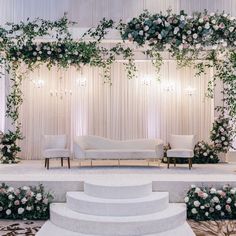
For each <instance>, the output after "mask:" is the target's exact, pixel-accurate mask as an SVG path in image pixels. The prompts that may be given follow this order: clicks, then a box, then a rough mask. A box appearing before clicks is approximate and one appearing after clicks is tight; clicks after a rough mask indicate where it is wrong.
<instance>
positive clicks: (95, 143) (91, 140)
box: [75, 135, 163, 150]
mask: <svg viewBox="0 0 236 236" xmlns="http://www.w3.org/2000/svg"><path fill="white" fill-rule="evenodd" d="M75 142H76V143H77V144H78V145H79V146H80V147H81V148H82V149H84V150H91V149H92V150H94V149H96V150H97V149H106V150H112V149H125V150H129V149H137V148H138V149H140V150H141V149H145V150H146V149H153V150H155V147H156V145H158V144H163V142H162V141H161V140H160V139H134V140H125V141H120V140H112V139H108V138H103V137H99V136H93V135H87V136H80V137H77V138H76V140H75Z"/></svg>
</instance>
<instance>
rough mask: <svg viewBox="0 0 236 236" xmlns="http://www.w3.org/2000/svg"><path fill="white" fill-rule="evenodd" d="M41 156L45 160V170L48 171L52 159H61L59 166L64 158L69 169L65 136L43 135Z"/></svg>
mask: <svg viewBox="0 0 236 236" xmlns="http://www.w3.org/2000/svg"><path fill="white" fill-rule="evenodd" d="M42 154H43V157H44V158H45V168H46V167H47V169H49V160H50V159H52V158H61V166H63V159H64V158H66V159H67V161H68V168H70V150H69V149H67V148H66V135H44V137H43V152H42Z"/></svg>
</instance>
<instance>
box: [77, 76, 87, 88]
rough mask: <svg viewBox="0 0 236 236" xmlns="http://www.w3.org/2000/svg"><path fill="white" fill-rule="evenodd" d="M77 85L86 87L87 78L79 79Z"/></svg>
mask: <svg viewBox="0 0 236 236" xmlns="http://www.w3.org/2000/svg"><path fill="white" fill-rule="evenodd" d="M76 82H77V84H78V85H79V86H80V87H86V86H87V79H86V77H80V78H78V79H77V81H76Z"/></svg>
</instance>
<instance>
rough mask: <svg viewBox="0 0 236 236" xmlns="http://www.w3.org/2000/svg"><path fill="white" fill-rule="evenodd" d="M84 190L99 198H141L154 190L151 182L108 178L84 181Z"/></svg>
mask: <svg viewBox="0 0 236 236" xmlns="http://www.w3.org/2000/svg"><path fill="white" fill-rule="evenodd" d="M84 192H85V193H86V194H87V195H90V196H93V197H99V198H117V199H121V198H125V199H127V198H139V197H145V196H148V195H150V194H151V192H152V183H151V182H141V183H140V182H139V183H134V182H129V181H126V182H122V181H121V182H116V181H112V180H111V181H109V180H107V181H106V182H105V183H104V181H103V182H102V181H93V182H84Z"/></svg>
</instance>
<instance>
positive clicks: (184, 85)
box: [20, 60, 214, 159]
mask: <svg viewBox="0 0 236 236" xmlns="http://www.w3.org/2000/svg"><path fill="white" fill-rule="evenodd" d="M136 64H137V67H138V75H137V78H134V79H132V80H128V79H127V77H126V72H125V68H124V65H123V63H121V62H116V63H114V65H113V67H112V86H110V85H109V84H107V83H105V84H104V82H103V78H102V70H101V69H99V68H91V67H87V66H86V67H84V68H83V69H82V70H81V71H78V70H76V69H75V68H73V67H71V68H70V69H68V70H62V69H60V70H58V68H52V69H51V70H50V71H49V70H48V69H47V68H46V67H44V66H42V67H40V69H38V70H36V71H34V72H33V73H31V74H30V75H29V78H28V79H25V80H24V82H23V87H22V89H23V94H24V103H23V105H22V108H21V112H20V113H21V115H20V117H21V122H22V128H23V134H24V136H25V139H24V140H23V141H22V142H21V144H20V145H21V147H22V153H21V156H22V157H23V158H26V159H39V158H41V145H42V143H41V142H42V135H43V134H66V135H67V136H68V144H69V146H70V147H71V150H73V140H74V138H75V136H77V135H87V134H91V135H99V136H103V137H108V138H113V139H120V140H125V139H134V138H161V139H163V140H164V141H165V142H168V137H169V135H170V134H172V133H174V134H195V135H196V137H197V140H202V139H203V140H208V139H209V131H210V128H211V123H212V121H213V116H214V109H213V101H212V100H211V99H209V98H206V97H205V92H206V88H207V83H208V81H209V80H210V79H211V77H212V71H211V70H210V69H209V70H208V71H206V74H205V75H204V76H202V77H200V78H195V77H194V69H192V68H184V69H177V68H176V62H175V61H174V60H173V61H165V63H164V65H163V66H162V68H161V72H160V81H158V80H156V79H155V71H154V68H153V66H152V65H151V62H150V61H147V62H136ZM85 79H86V81H85Z"/></svg>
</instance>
